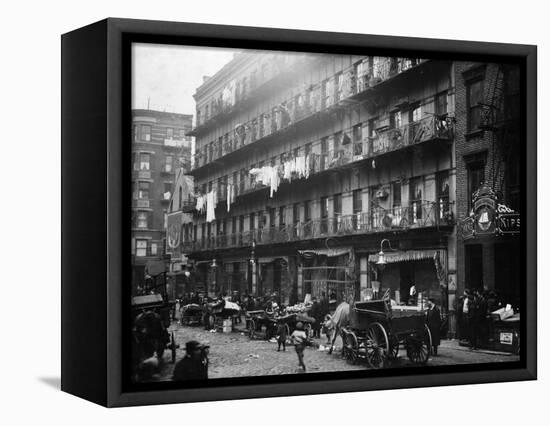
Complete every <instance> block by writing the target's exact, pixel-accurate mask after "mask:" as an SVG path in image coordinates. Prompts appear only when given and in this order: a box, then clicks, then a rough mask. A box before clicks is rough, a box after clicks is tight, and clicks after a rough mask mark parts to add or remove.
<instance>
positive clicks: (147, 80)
mask: <svg viewBox="0 0 550 426" xmlns="http://www.w3.org/2000/svg"><path fill="white" fill-rule="evenodd" d="M236 52H238V50H236V49H225V48H213V47H207V48H204V47H196V46H179V45H178V46H176V45H165V44H164V45H163V44H149V43H135V44H134V45H133V46H132V108H143V109H145V108H147V104H148V102H149V108H150V109H155V110H159V111H166V112H177V113H182V114H192V115H193V122H194V121H195V117H194V116H195V100H194V99H193V94H194V93H195V91H196V89H197V87H199V86H200V85H201V84H202V81H203V79H202V78H203V76H212V75H214V74H215V73H216V71H218V70H219V69H221V68H222V67H223V66H224V65H225V64H226V63H228V62H229V61H230V60H231V59H232V58H233V54H234V53H236Z"/></svg>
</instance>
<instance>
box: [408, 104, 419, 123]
mask: <svg viewBox="0 0 550 426" xmlns="http://www.w3.org/2000/svg"><path fill="white" fill-rule="evenodd" d="M421 119H422V107H421V106H420V105H418V106H417V107H415V108H413V109H412V110H411V111H410V116H409V121H411V122H417V121H420V120H421Z"/></svg>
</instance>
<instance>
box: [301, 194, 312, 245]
mask: <svg viewBox="0 0 550 426" xmlns="http://www.w3.org/2000/svg"><path fill="white" fill-rule="evenodd" d="M310 222H311V203H310V201H304V226H303V230H304V236H305V237H310V236H311V234H312V231H313V224H312V223H310Z"/></svg>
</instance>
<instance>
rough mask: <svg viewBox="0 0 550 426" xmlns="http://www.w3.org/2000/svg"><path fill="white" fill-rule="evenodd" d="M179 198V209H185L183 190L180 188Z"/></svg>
mask: <svg viewBox="0 0 550 426" xmlns="http://www.w3.org/2000/svg"><path fill="white" fill-rule="evenodd" d="M178 196H179V209H180V210H181V208H182V207H183V188H182V187H181V186H180V187H179V188H178Z"/></svg>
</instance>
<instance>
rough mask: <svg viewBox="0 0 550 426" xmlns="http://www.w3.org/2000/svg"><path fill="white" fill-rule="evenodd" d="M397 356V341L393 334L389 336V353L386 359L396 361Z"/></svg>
mask: <svg viewBox="0 0 550 426" xmlns="http://www.w3.org/2000/svg"><path fill="white" fill-rule="evenodd" d="M397 355H399V339H398V338H397V336H396V335H395V334H390V351H389V353H388V357H389V358H390V359H391V360H395V359H397Z"/></svg>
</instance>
